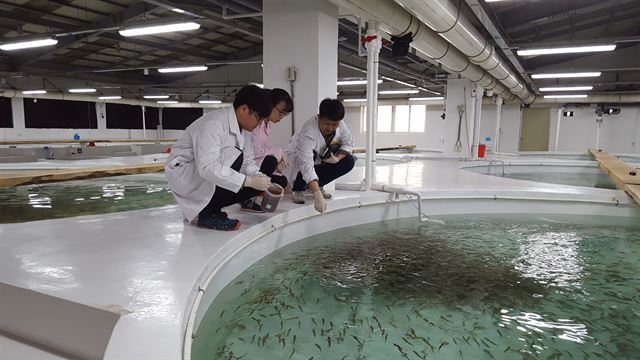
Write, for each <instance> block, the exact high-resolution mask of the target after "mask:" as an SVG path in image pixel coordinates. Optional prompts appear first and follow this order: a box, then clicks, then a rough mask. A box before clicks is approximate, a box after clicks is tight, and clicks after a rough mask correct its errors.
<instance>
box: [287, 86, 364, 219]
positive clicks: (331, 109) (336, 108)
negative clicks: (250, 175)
mask: <svg viewBox="0 0 640 360" xmlns="http://www.w3.org/2000/svg"><path fill="white" fill-rule="evenodd" d="M319 110H320V111H319V113H318V115H316V116H314V117H312V118H311V119H309V120H308V121H307V122H306V123H305V124H304V125H303V126H302V128H301V129H300V131H298V132H297V133H296V134H295V135H294V136H293V138H292V139H291V141H290V142H289V145H288V146H287V149H286V150H285V152H286V153H287V158H288V159H290V162H291V165H290V167H289V168H288V170H289V171H288V172H287V174H286V175H287V178H288V179H289V180H292V181H293V202H294V203H296V204H304V203H305V201H304V191H305V190H306V189H309V190H310V191H311V192H312V193H313V197H314V207H315V209H316V210H317V211H318V212H320V213H324V212H325V211H326V210H327V204H326V202H325V200H326V199H330V198H331V194H329V193H327V192H325V191H324V189H323V186H324V185H326V184H328V183H330V182H332V181H333V180H335V179H337V178H339V177H340V176H342V175H344V174H346V173H348V172H349V171H351V169H353V166H354V165H355V162H356V158H355V157H354V156H353V155H352V152H353V147H354V146H355V140H354V138H353V137H352V136H351V133H350V132H349V128H348V127H347V125H346V124H345V123H344V122H343V121H342V119H343V118H344V105H342V103H341V102H340V101H339V100H337V99H328V98H327V99H324V100H322V102H321V103H320V109H319Z"/></svg>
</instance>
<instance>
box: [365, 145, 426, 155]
mask: <svg viewBox="0 0 640 360" xmlns="http://www.w3.org/2000/svg"><path fill="white" fill-rule="evenodd" d="M415 148H416V146H415V145H398V146H391V147H380V148H376V153H379V152H380V151H389V150H409V151H413V150H414V149H415ZM366 151H367V149H365V148H354V149H353V153H354V154H363V153H365V152H366Z"/></svg>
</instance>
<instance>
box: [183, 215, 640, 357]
mask: <svg viewBox="0 0 640 360" xmlns="http://www.w3.org/2000/svg"><path fill="white" fill-rule="evenodd" d="M255 246H257V247H258V248H259V249H260V248H262V247H264V246H266V245H260V243H259V242H258V243H256V245H255ZM262 250H264V249H262ZM262 250H261V251H262ZM639 257H640V222H638V221H637V218H632V217H604V216H591V215H560V214H555V215H552V214H548V215H541V214H537V215H536V214H523V215H504V214H497V215H450V216H438V217H435V218H431V221H428V222H425V223H418V222H416V220H415V219H400V220H387V221H382V222H377V223H370V224H364V225H359V226H353V227H349V228H342V229H338V230H333V231H328V232H324V233H320V234H318V235H315V236H311V237H307V238H306V239H303V240H300V241H297V242H294V243H291V244H289V245H287V246H284V247H281V248H279V249H278V250H276V251H274V252H272V253H270V254H269V255H267V256H265V257H262V258H260V259H258V260H257V261H255V262H253V264H252V265H251V266H249V267H248V268H246V269H245V270H244V271H242V272H241V273H239V275H237V276H235V277H233V278H228V279H225V280H224V282H225V283H226V285H225V286H224V287H223V288H222V287H221V289H220V291H219V292H217V294H216V295H215V298H214V299H213V301H212V302H211V303H210V305H205V306H206V308H203V309H201V311H202V312H203V313H202V317H201V319H200V321H199V322H198V324H197V327H196V330H195V333H194V339H193V342H192V346H191V349H190V352H191V358H192V359H195V360H200V359H304V360H309V359H341V360H346V359H513V358H518V359H520V358H522V359H589V358H591V359H605V358H606V359H631V358H634V357H636V356H637V354H639V353H640V345H639V343H638V341H637V339H639V338H640V292H638V284H640V268H639V267H638V261H637V259H638V258H639ZM238 261H240V260H231V262H232V263H234V264H235V265H237V264H238V263H237V262H238ZM232 266H233V264H232ZM205 310H206V311H205Z"/></svg>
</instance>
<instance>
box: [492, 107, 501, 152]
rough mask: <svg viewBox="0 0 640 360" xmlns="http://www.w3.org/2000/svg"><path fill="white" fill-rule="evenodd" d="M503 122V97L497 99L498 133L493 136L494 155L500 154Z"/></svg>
mask: <svg viewBox="0 0 640 360" xmlns="http://www.w3.org/2000/svg"><path fill="white" fill-rule="evenodd" d="M501 122H502V96H500V95H498V97H496V131H495V133H494V135H493V153H494V154H498V153H500V127H501Z"/></svg>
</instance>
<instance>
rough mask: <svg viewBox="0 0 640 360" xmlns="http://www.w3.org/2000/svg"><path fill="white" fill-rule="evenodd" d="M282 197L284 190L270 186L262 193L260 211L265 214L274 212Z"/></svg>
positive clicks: (273, 185)
mask: <svg viewBox="0 0 640 360" xmlns="http://www.w3.org/2000/svg"><path fill="white" fill-rule="evenodd" d="M282 195H284V189H283V188H282V186H280V185H278V184H271V185H269V187H268V188H267V191H265V192H264V196H263V197H262V204H260V206H262V209H264V211H266V212H274V211H276V209H277V208H278V203H280V199H282Z"/></svg>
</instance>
